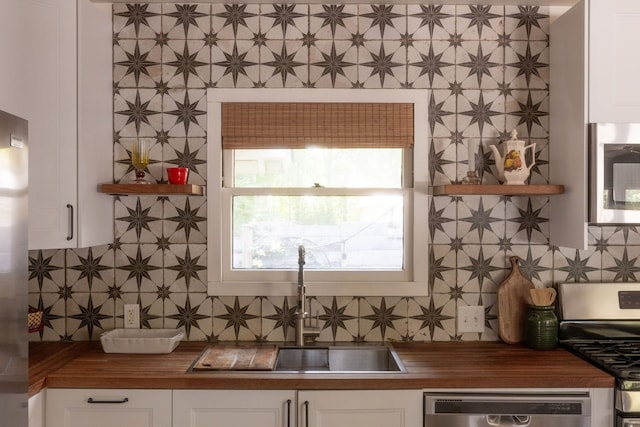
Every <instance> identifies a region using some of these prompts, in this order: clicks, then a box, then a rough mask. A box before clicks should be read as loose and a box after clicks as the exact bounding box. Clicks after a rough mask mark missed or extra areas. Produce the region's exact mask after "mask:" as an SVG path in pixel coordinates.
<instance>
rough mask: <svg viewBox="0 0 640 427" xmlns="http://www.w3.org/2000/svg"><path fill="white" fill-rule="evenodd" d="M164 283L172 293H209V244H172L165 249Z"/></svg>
mask: <svg viewBox="0 0 640 427" xmlns="http://www.w3.org/2000/svg"><path fill="white" fill-rule="evenodd" d="M163 272H164V284H165V286H166V287H168V288H169V290H170V291H171V292H172V293H175V292H188V293H197V292H201V293H204V294H206V293H207V246H206V245H205V244H198V245H196V244H191V245H184V244H182V245H179V244H172V245H171V246H170V249H168V250H165V251H164V269H163Z"/></svg>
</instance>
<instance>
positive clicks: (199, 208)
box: [163, 196, 207, 247]
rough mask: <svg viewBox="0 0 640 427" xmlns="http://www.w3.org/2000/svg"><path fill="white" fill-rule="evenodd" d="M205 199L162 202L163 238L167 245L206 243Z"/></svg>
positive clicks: (176, 198)
mask: <svg viewBox="0 0 640 427" xmlns="http://www.w3.org/2000/svg"><path fill="white" fill-rule="evenodd" d="M206 214H207V199H206V198H204V197H185V196H176V197H170V198H169V199H168V200H166V201H165V202H164V231H163V236H164V238H166V239H167V240H168V243H170V244H172V247H173V244H174V243H206V241H207V237H206V235H205V233H206V230H207V217H206Z"/></svg>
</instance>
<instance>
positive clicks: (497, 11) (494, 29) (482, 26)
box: [456, 5, 504, 40]
mask: <svg viewBox="0 0 640 427" xmlns="http://www.w3.org/2000/svg"><path fill="white" fill-rule="evenodd" d="M456 30H457V32H458V33H459V34H460V36H461V37H462V39H463V40H498V39H499V38H500V36H501V35H502V34H503V33H504V6H490V5H458V6H456Z"/></svg>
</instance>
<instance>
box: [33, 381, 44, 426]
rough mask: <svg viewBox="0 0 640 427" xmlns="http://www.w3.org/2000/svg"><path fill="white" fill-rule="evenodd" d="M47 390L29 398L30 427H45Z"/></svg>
mask: <svg viewBox="0 0 640 427" xmlns="http://www.w3.org/2000/svg"><path fill="white" fill-rule="evenodd" d="M46 393H47V390H46V389H44V390H42V391H40V392H39V393H38V394H36V395H33V396H31V397H30V398H29V427H45V425H46V424H45V421H44V420H45V418H44V408H45V404H44V402H45V396H46Z"/></svg>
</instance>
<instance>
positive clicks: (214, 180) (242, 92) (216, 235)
mask: <svg viewBox="0 0 640 427" xmlns="http://www.w3.org/2000/svg"><path fill="white" fill-rule="evenodd" d="M428 99H429V98H428V92H427V91H426V90H417V89H216V88H214V89H208V90H207V106H208V109H207V129H208V131H207V199H208V200H207V261H208V262H207V264H208V268H207V270H208V275H207V276H208V294H209V295H215V296H256V295H261V296H289V295H290V296H294V295H297V277H298V276H297V271H291V272H290V275H288V276H290V277H287V280H285V281H282V282H275V283H273V282H266V281H265V282H246V281H228V280H227V281H225V280H223V276H222V262H223V261H222V260H223V256H222V255H223V242H224V235H225V233H230V232H231V231H230V230H224V229H223V209H230V207H229V206H223V203H222V201H223V200H224V197H223V192H224V191H225V189H224V188H223V186H222V158H223V153H222V136H221V134H220V129H221V124H222V103H224V102H372V103H373V102H378V103H379V102H388V103H412V104H413V105H414V138H415V139H414V146H413V166H414V168H413V169H414V174H413V189H409V190H410V191H412V193H413V197H412V199H413V200H412V207H413V227H412V228H413V235H412V236H411V237H412V244H413V259H412V260H411V265H412V266H413V281H410V282H397V281H393V282H385V281H377V282H366V283H364V282H362V283H361V282H342V283H334V282H316V281H313V280H311V277H312V274H311V272H305V284H306V287H307V294H308V295H314V296H355V295H357V296H426V295H428V271H427V270H428V260H429V257H428V212H429V206H428V203H429V201H428V171H427V164H428V156H429V153H428V134H427V129H428V123H427V112H428V109H427V108H428ZM416 171H421V172H422V174H421V175H418V174H417V173H416ZM415 260H418V261H417V262H415Z"/></svg>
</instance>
